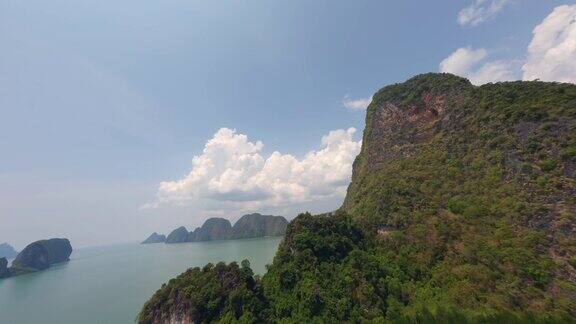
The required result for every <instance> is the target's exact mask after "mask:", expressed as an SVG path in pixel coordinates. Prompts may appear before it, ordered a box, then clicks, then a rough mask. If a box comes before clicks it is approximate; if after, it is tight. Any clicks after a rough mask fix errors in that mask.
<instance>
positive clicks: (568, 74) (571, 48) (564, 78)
mask: <svg viewBox="0 0 576 324" xmlns="http://www.w3.org/2000/svg"><path fill="white" fill-rule="evenodd" d="M533 34H534V37H533V38H532V41H531V42H530V45H529V46H528V57H527V59H526V63H525V64H524V66H523V67H522V71H523V78H524V79H525V80H533V79H540V80H543V81H559V82H572V83H576V5H564V6H559V7H556V8H554V10H553V11H552V13H550V15H548V17H546V18H545V19H544V21H542V23H540V24H539V25H538V26H536V28H535V29H534V31H533Z"/></svg>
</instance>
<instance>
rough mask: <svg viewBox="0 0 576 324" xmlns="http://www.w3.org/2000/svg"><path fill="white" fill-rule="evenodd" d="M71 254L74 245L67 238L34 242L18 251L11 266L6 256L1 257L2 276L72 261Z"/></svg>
mask: <svg viewBox="0 0 576 324" xmlns="http://www.w3.org/2000/svg"><path fill="white" fill-rule="evenodd" d="M71 254H72V245H71V244H70V241H69V240H68V239H65V238H53V239H48V240H40V241H36V242H33V243H31V244H29V245H28V246H26V248H24V250H22V252H20V253H18V255H17V256H16V259H14V261H13V262H12V265H11V266H10V267H8V260H7V259H6V258H4V257H2V258H0V278H7V277H13V276H18V275H21V274H25V273H30V272H36V271H41V270H45V269H48V268H49V267H50V266H51V265H53V264H55V263H61V262H66V261H70V255H71Z"/></svg>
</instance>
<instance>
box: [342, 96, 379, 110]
mask: <svg viewBox="0 0 576 324" xmlns="http://www.w3.org/2000/svg"><path fill="white" fill-rule="evenodd" d="M371 102H372V98H359V99H350V97H349V96H348V95H346V96H344V99H342V104H343V105H344V107H346V108H347V109H350V110H366V108H368V105H369V104H370V103H371Z"/></svg>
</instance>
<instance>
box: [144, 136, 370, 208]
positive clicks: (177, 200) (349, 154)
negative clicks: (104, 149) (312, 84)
mask: <svg viewBox="0 0 576 324" xmlns="http://www.w3.org/2000/svg"><path fill="white" fill-rule="evenodd" d="M355 132H356V129H354V128H348V129H347V130H344V129H340V130H334V131H331V132H329V133H328V134H327V135H325V136H324V137H322V141H321V146H320V148H319V149H318V150H313V151H310V152H308V153H307V154H306V155H305V156H304V157H303V158H301V159H299V158H297V157H295V156H293V155H290V154H282V153H280V152H277V151H276V152H273V153H272V154H270V155H269V156H268V157H264V156H263V155H262V152H261V151H262V148H263V144H262V142H260V141H256V142H251V141H250V140H249V139H248V137H247V136H246V135H244V134H239V133H237V132H236V130H234V129H229V128H221V129H220V130H218V132H216V134H214V136H213V137H212V139H210V140H209V141H208V142H207V143H206V144H205V146H204V150H203V152H202V154H200V155H198V156H195V157H194V158H193V160H192V170H191V171H190V173H189V174H188V175H186V176H185V177H183V178H182V179H179V180H175V181H164V182H162V183H160V186H159V189H158V193H157V201H156V202H154V203H152V204H148V205H146V206H145V207H154V206H160V205H188V204H195V205H203V206H207V207H206V209H207V210H211V211H212V212H214V211H219V210H220V211H222V210H235V211H237V212H238V211H241V210H259V209H263V208H268V209H269V208H271V207H274V208H280V207H282V206H289V205H293V204H299V203H309V202H319V201H323V200H326V199H329V198H334V197H343V196H344V195H345V192H346V187H347V186H348V183H349V182H350V177H351V174H352V162H353V161H354V158H355V157H356V155H357V154H358V153H359V152H360V147H361V141H354V140H353V135H354V133H355Z"/></svg>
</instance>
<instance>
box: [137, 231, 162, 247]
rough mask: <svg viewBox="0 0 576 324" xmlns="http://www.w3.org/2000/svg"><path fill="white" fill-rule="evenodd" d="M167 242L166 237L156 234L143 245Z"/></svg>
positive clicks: (151, 235)
mask: <svg viewBox="0 0 576 324" xmlns="http://www.w3.org/2000/svg"><path fill="white" fill-rule="evenodd" d="M164 242H166V235H164V234H158V233H156V232H154V233H152V234H150V236H148V238H147V239H145V240H144V241H142V244H152V243H164Z"/></svg>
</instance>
